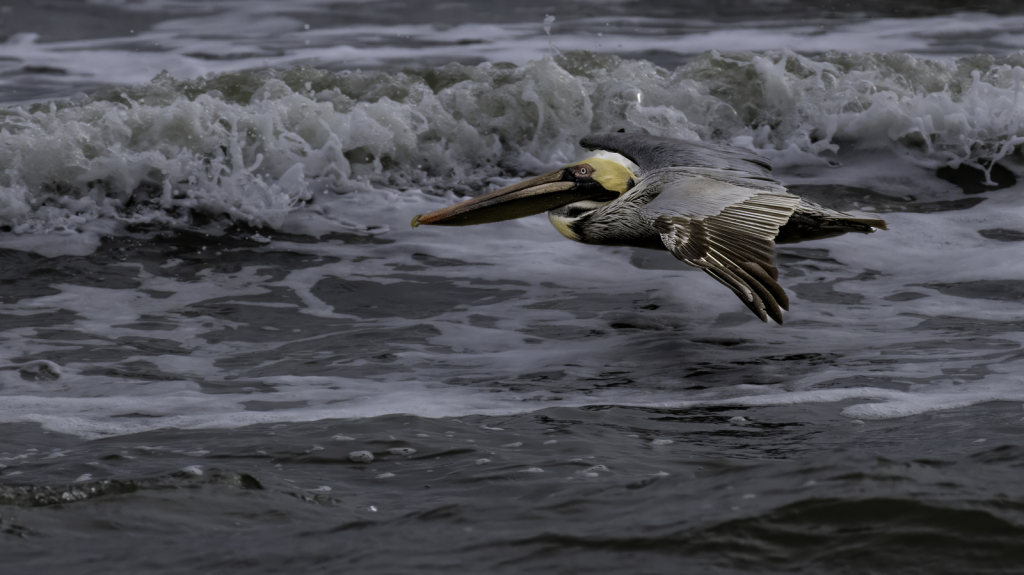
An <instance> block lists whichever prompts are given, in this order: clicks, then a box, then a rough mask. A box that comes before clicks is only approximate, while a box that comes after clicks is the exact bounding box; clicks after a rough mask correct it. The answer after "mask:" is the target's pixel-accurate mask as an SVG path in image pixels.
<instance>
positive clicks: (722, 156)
mask: <svg viewBox="0 0 1024 575" xmlns="http://www.w3.org/2000/svg"><path fill="white" fill-rule="evenodd" d="M580 145H581V146H583V147H585V148H589V149H603V150H608V151H611V152H616V153H619V154H622V155H623V156H625V157H627V158H629V159H630V160H631V161H632V162H633V163H635V164H637V166H638V167H639V168H640V170H641V174H640V180H639V181H638V182H637V183H636V185H635V186H634V187H633V189H631V190H630V191H629V192H627V194H626V197H623V200H628V199H632V200H633V201H635V202H636V203H637V204H642V207H640V208H639V211H640V214H641V216H642V217H643V219H645V220H647V221H649V222H651V224H652V225H653V226H654V228H655V230H656V231H657V232H658V233H659V234H660V235H661V240H662V242H663V243H664V244H665V247H666V248H668V250H669V251H671V252H672V254H673V255H675V256H676V257H677V258H679V259H680V260H682V261H684V262H686V263H688V264H690V265H692V266H695V267H698V268H700V269H702V270H704V271H705V272H707V274H708V275H710V276H711V277H713V278H715V279H716V280H718V281H719V282H721V283H722V284H724V285H725V286H726V287H728V288H729V289H731V290H732V291H733V292H734V293H735V294H736V295H737V296H738V297H739V298H740V300H741V301H743V303H744V304H746V306H747V307H748V308H750V310H751V311H753V312H754V313H755V314H756V315H757V316H758V317H759V318H761V321H768V318H769V317H771V318H772V319H773V320H775V321H776V322H777V323H782V310H783V309H786V310H788V309H789V298H788V297H787V296H786V292H785V291H784V290H783V289H782V286H780V285H779V283H778V279H779V272H778V269H777V268H776V267H775V243H774V239H775V236H776V235H778V233H779V228H780V227H782V226H783V225H785V224H786V222H787V221H789V218H790V217H791V216H792V215H793V211H794V209H795V208H796V206H797V205H798V204H799V203H800V198H798V197H796V196H794V195H792V194H790V193H789V192H787V191H786V188H784V187H782V185H781V184H780V183H779V182H778V180H776V179H775V178H773V177H772V175H771V172H770V170H771V163H770V162H768V161H767V160H765V159H764V158H761V157H760V156H757V155H756V154H754V153H752V152H748V151H747V150H741V149H737V148H725V147H721V146H715V145H711V144H703V143H699V142H684V141H681V140H673V139H670V138H662V137H658V136H648V135H643V134H593V135H590V136H587V137H586V138H583V140H581V141H580Z"/></svg>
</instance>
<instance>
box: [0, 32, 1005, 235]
mask: <svg viewBox="0 0 1024 575" xmlns="http://www.w3.org/2000/svg"><path fill="white" fill-rule="evenodd" d="M1022 87H1024V52H1018V53H1016V54H1013V55H1010V56H1008V57H1006V58H1003V59H997V58H995V57H992V56H985V55H979V56H973V57H965V58H959V59H956V60H949V61H936V60H928V59H922V58H915V57H912V56H909V55H905V54H898V53H897V54H867V53H865V54H849V53H836V52H833V53H827V54H824V55H822V56H818V57H805V56H801V55H798V54H795V53H793V52H790V51H772V52H765V53H762V54H755V53H750V52H743V53H731V54H726V53H719V52H714V51H712V52H706V53H704V54H702V55H700V56H699V57H697V58H695V59H694V60H693V61H691V62H690V63H688V64H686V65H685V66H681V67H679V68H677V69H675V70H666V69H663V68H659V67H657V66H655V65H653V64H652V63H650V62H647V61H643V60H623V59H621V58H618V57H616V56H610V55H601V54H595V53H590V52H572V53H568V54H566V55H565V56H558V57H554V58H550V57H549V58H544V59H541V60H537V61H534V62H531V63H529V64H527V65H524V66H515V65H512V64H491V63H485V64H480V65H477V66H466V65H461V64H449V65H446V66H441V67H436V68H424V69H417V70H408V71H405V72H399V73H390V72H359V71H355V72H341V73H335V72H328V71H324V70H318V69H314V68H310V67H298V68H294V69H291V70H288V71H274V70H258V71H248V72H237V73H224V74H219V75H214V76H210V77H206V78H199V79H185V80H182V79H175V78H173V77H171V76H170V75H168V74H167V73H163V74H160V75H159V76H157V77H156V78H154V79H153V80H152V81H151V82H149V83H145V84H141V85H135V86H130V87H124V88H106V89H103V90H101V91H99V92H97V93H94V94H92V95H88V96H87V95H82V94H80V95H78V96H77V97H76V98H72V99H71V100H66V101H55V102H49V103H45V104H36V105H33V106H31V107H30V108H28V109H23V108H21V107H14V108H9V107H8V108H0V226H2V228H0V229H3V230H6V231H8V232H15V233H32V232H44V231H52V230H62V229H63V230H73V229H75V228H76V227H78V226H82V225H84V224H87V223H88V222H91V221H94V220H97V219H100V218H104V219H114V220H117V221H120V222H123V223H157V224H169V225H188V224H194V223H196V221H197V218H199V219H202V218H205V219H207V220H208V219H209V218H211V217H212V218H222V219H225V221H228V222H239V223H245V224H249V225H253V226H269V227H272V228H274V227H278V226H280V225H281V223H282V222H283V221H284V218H285V216H286V215H287V214H288V213H289V212H290V211H291V210H293V209H295V208H296V207H297V206H300V205H307V204H309V203H315V202H316V200H315V197H316V195H317V194H319V193H344V192H347V191H353V190H358V189H364V190H368V189H370V188H373V187H387V188H397V189H409V188H420V189H423V190H424V191H426V192H428V193H439V192H441V191H445V190H455V191H457V192H459V193H463V194H466V193H476V192H477V191H480V190H483V189H486V188H487V187H488V185H489V184H490V183H491V181H492V179H493V178H500V177H509V176H514V175H519V174H521V173H526V172H535V171H538V170H542V169H549V168H551V167H553V166H554V165H557V164H563V163H566V162H568V161H571V160H572V159H575V158H576V157H577V156H578V155H580V154H581V153H582V150H581V149H580V148H579V147H578V146H577V141H578V140H579V138H580V137H582V136H584V135H586V134H588V133H591V132H597V131H614V130H625V131H628V132H647V133H651V134H657V135H668V136H674V137H680V138H684V139H691V140H697V139H699V140H703V141H713V142H721V143H731V144H733V145H739V146H744V147H747V148H751V149H757V150H759V151H760V152H761V153H763V154H765V155H767V156H768V157H770V158H772V159H773V160H774V161H775V162H776V163H777V164H794V163H796V164H799V163H821V162H826V161H828V157H829V156H830V155H831V154H835V153H837V152H839V151H841V150H843V149H845V148H848V147H860V148H864V147H869V148H879V147H881V148H890V149H892V150H893V151H895V152H896V153H898V154H900V155H903V156H905V157H907V158H908V159H910V160H911V161H913V162H915V163H918V164H921V165H925V166H929V167H936V168H937V167H940V166H943V165H949V166H953V167H956V166H958V165H960V164H967V165H970V166H974V167H977V168H980V169H982V170H985V171H987V170H989V169H990V168H991V166H992V165H993V164H994V163H995V162H996V161H1003V162H1004V163H1006V162H1008V161H1009V163H1010V164H1011V165H1012V164H1013V163H1014V162H1016V161H1019V160H1021V153H1020V152H1019V145H1020V144H1021V143H1024V126H1022V118H1024V97H1022ZM1011 160H1012V161H1011Z"/></svg>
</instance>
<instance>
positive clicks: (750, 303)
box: [412, 133, 887, 324]
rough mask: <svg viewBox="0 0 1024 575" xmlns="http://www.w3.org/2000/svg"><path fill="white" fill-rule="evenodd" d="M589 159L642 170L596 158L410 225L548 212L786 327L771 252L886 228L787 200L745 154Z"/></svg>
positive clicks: (627, 138)
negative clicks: (688, 274)
mask: <svg viewBox="0 0 1024 575" xmlns="http://www.w3.org/2000/svg"><path fill="white" fill-rule="evenodd" d="M580 145H581V146H583V147H584V148H587V149H589V150H605V151H609V152H615V153H617V154H619V155H621V156H624V157H625V158H626V159H628V160H629V161H631V162H633V164H635V165H636V167H638V168H639V170H637V172H636V173H634V172H633V171H631V170H630V168H629V167H627V166H626V165H623V164H622V163H619V162H616V161H613V160H609V159H604V158H590V159H587V160H583V161H580V162H576V163H574V164H570V165H568V166H565V167H564V168H561V169H559V170H556V171H554V172H551V173H550V174H545V175H543V176H538V177H536V178H533V179H531V180H527V181H525V182H520V183H518V184H514V185H511V186H508V187H506V188H502V189H500V190H496V191H493V192H491V193H489V194H485V195H483V196H480V197H477V198H473V199H470V200H466V201H464V202H462V203H460V204H456V205H454V206H450V207H447V208H443V209H440V210H437V211H434V212H431V213H429V214H423V215H419V216H416V217H415V218H413V221H412V225H413V227H416V226H418V225H421V224H428V225H437V226H467V225H473V224H486V223H491V222H499V221H502V220H510V219H513V218H521V217H524V216H530V215H534V214H539V213H541V212H548V218H549V219H550V220H551V223H552V224H554V226H555V228H557V229H558V231H559V232H561V233H562V235H564V236H565V237H567V238H569V239H571V240H575V241H578V242H583V243H586V244H597V245H606V246H607V245H612V246H633V247H641V248H653V249H658V250H668V251H670V252H672V255H674V256H675V257H677V258H679V259H680V260H682V261H683V262H685V263H687V264H689V265H691V266H694V267H698V268H700V269H702V270H704V271H705V272H707V274H708V275H710V276H711V277H713V278H715V279H716V280H718V281H719V282H721V283H722V284H724V285H725V286H726V287H728V288H729V289H731V290H732V291H733V292H734V293H735V294H736V295H737V296H739V298H740V300H741V301H742V302H743V303H744V304H745V305H746V306H747V307H748V308H750V311H752V312H754V314H756V315H757V317H759V318H761V321H765V322H767V321H768V318H769V317H770V318H772V319H773V320H775V322H777V323H780V324H781V323H782V310H787V311H788V310H789V298H788V297H787V296H786V292H785V291H784V290H783V289H782V286H780V285H779V283H778V279H779V272H778V269H777V268H776V267H775V244H784V243H796V242H802V241H806V240H816V239H822V238H830V237H834V236H838V235H842V234H845V233H846V232H859V233H865V234H869V233H872V232H874V231H875V230H876V229H882V230H884V229H887V228H886V226H885V222H884V221H882V220H881V219H878V218H866V217H858V216H853V215H850V214H845V213H842V212H837V211H835V210H830V209H828V208H825V207H822V206H819V205H817V204H814V203H811V202H809V201H807V200H804V199H802V198H800V197H798V196H795V195H793V194H791V193H789V192H788V191H787V190H786V188H784V187H783V186H782V184H781V183H780V182H779V181H778V180H776V179H775V178H774V177H772V175H771V163H770V162H768V160H766V159H764V158H762V157H760V156H758V155H756V154H754V153H753V152H749V151H747V150H743V149H739V148H730V147H722V146H715V145H711V144H704V143H699V142H685V141H681V140H675V139H671V138H663V137H658V136H648V135H643V134H622V133H614V134H592V135H590V136H587V137H586V138H583V139H582V140H580Z"/></svg>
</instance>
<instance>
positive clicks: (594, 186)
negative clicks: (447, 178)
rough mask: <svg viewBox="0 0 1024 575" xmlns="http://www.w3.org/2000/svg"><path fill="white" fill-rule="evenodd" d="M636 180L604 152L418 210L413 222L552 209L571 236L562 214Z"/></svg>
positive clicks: (487, 218)
mask: <svg viewBox="0 0 1024 575" xmlns="http://www.w3.org/2000/svg"><path fill="white" fill-rule="evenodd" d="M633 182H634V179H633V174H632V172H630V171H629V169H628V168H626V166H624V165H622V164H620V163H618V162H615V161H612V160H608V159H604V158H590V159H587V160H583V161H580V162H576V163H574V164H569V165H568V166H565V167H563V168H560V169H558V170H555V171H554V172H551V173H548V174H544V175H543V176H537V177H536V178H533V179H530V180H526V181H524V182H519V183H518V184H513V185H511V186H508V187H505V188H501V189H500V190H495V191H493V192H490V193H488V194H484V195H482V196H480V197H477V198H473V199H470V200H466V201H464V202H462V203H460V204H455V205H454V206H449V207H447V208H442V209H440V210H437V211H434V212H430V213H429V214H421V215H418V216H416V217H415V218H413V220H412V227H414V228H415V227H416V226H419V225H421V224H422V225H431V226H472V225H476V224H490V223H493V222H501V221H504V220H512V219H516V218H523V217H526V216H532V215H534V214H540V213H543V212H552V213H551V214H549V217H550V218H551V222H552V223H553V224H555V227H556V228H558V230H559V231H560V232H562V234H564V235H566V236H567V237H572V236H569V235H568V233H567V231H569V230H568V227H564V226H562V225H560V223H561V221H562V220H563V219H566V218H575V217H579V215H580V214H581V213H584V212H589V211H592V210H594V209H596V208H598V207H601V206H603V205H605V204H607V203H608V202H611V201H612V200H615V199H617V198H618V197H619V196H621V195H622V194H624V193H626V191H627V190H628V189H629V188H631V187H632V186H633ZM552 210H554V211H552ZM563 212H564V214H563ZM569 233H571V231H570V232H569Z"/></svg>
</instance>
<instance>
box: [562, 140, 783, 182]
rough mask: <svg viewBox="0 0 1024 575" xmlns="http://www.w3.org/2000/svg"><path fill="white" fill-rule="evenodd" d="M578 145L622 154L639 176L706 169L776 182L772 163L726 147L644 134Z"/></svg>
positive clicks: (746, 152)
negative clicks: (665, 170)
mask: <svg viewBox="0 0 1024 575" xmlns="http://www.w3.org/2000/svg"><path fill="white" fill-rule="evenodd" d="M580 145H581V146H583V147H584V148H586V149H588V150H598V149H599V150H607V151H609V152H615V153H617V154H622V155H623V156H625V157H627V158H629V160H630V161H632V162H633V163H634V164H636V165H637V166H639V168H640V171H641V172H642V173H641V174H638V175H643V173H647V172H650V171H653V170H657V169H659V168H673V167H680V166H682V167H689V168H710V169H713V170H729V171H734V172H740V173H742V174H745V175H746V176H747V177H753V178H757V179H764V180H767V181H771V182H776V181H777V180H775V178H773V177H772V175H771V170H772V164H771V162H769V161H768V160H767V159H765V158H762V157H761V156H758V155H757V154H755V153H753V152H750V151H747V150H743V149H740V148H730V147H723V146H716V145H714V144H705V143H703V142H687V141H683V140H675V139H672V138H663V137H661V136H649V135H647V134H620V133H613V134H591V135H589V136H587V137H585V138H583V139H582V140H580Z"/></svg>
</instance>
